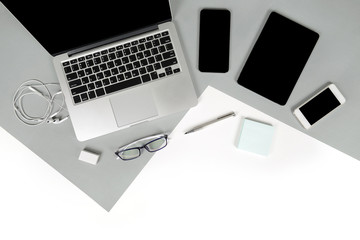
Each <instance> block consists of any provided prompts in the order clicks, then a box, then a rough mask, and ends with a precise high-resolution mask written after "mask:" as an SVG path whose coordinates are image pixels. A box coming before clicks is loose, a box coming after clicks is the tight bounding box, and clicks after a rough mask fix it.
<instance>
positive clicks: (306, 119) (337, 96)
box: [294, 83, 345, 129]
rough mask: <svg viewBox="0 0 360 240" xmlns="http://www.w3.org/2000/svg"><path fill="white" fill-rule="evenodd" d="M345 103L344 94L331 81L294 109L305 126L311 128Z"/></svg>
mask: <svg viewBox="0 0 360 240" xmlns="http://www.w3.org/2000/svg"><path fill="white" fill-rule="evenodd" d="M344 103H345V98H344V96H343V95H342V94H341V93H340V91H339V89H338V88H337V87H336V86H335V85H334V84H333V83H331V84H330V85H328V86H327V87H325V88H324V89H322V90H321V91H319V92H318V93H317V94H315V95H314V96H313V97H312V98H310V99H309V100H307V101H306V102H305V103H303V104H302V105H301V106H299V107H298V108H296V109H295V110H294V115H295V116H296V117H297V118H298V119H299V121H300V123H301V124H302V125H303V126H304V128H306V129H309V128H310V127H311V126H313V125H314V124H315V123H317V122H318V121H319V120H320V119H322V118H324V117H325V116H326V115H328V114H329V113H330V112H332V111H333V110H335V109H336V108H338V107H339V106H340V105H342V104H344Z"/></svg>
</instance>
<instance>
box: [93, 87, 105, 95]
mask: <svg viewBox="0 0 360 240" xmlns="http://www.w3.org/2000/svg"><path fill="white" fill-rule="evenodd" d="M95 92H96V95H97V96H98V97H100V96H103V95H105V91H104V89H103V88H99V89H96V90H95Z"/></svg>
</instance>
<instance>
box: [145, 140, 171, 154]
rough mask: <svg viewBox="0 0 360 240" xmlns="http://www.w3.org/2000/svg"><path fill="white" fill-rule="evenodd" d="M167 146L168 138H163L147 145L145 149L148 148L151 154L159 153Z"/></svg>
mask: <svg viewBox="0 0 360 240" xmlns="http://www.w3.org/2000/svg"><path fill="white" fill-rule="evenodd" d="M166 144H167V141H166V138H165V137H161V138H158V139H155V140H153V141H151V142H149V143H147V144H146V145H145V146H144V148H146V150H148V151H149V152H155V151H158V150H160V149H162V148H164V147H165V146H166Z"/></svg>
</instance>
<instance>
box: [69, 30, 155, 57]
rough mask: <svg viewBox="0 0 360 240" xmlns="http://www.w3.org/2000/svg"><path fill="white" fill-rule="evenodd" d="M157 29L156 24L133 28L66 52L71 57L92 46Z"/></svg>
mask: <svg viewBox="0 0 360 240" xmlns="http://www.w3.org/2000/svg"><path fill="white" fill-rule="evenodd" d="M157 29H158V25H153V26H149V27H145V28H142V29H139V30H135V31H132V32H128V33H125V34H122V35H119V36H116V37H113V38H109V39H106V40H103V41H100V42H96V43H93V44H89V45H86V46H84V47H80V48H77V49H75V50H71V51H69V52H68V56H69V57H71V56H73V55H75V54H78V53H81V52H85V51H87V50H89V49H93V48H96V47H99V46H103V45H106V44H109V43H112V42H116V41H120V40H123V39H126V38H130V37H133V36H136V35H140V34H143V33H147V32H150V31H154V30H157Z"/></svg>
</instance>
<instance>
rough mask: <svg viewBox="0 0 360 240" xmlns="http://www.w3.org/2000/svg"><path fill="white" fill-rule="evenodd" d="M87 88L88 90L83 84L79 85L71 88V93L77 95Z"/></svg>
mask: <svg viewBox="0 0 360 240" xmlns="http://www.w3.org/2000/svg"><path fill="white" fill-rule="evenodd" d="M87 90H88V88H87V87H86V86H85V85H84V86H81V87H77V88H73V89H71V94H72V95H78V94H80V93H83V92H86V91H87Z"/></svg>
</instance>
